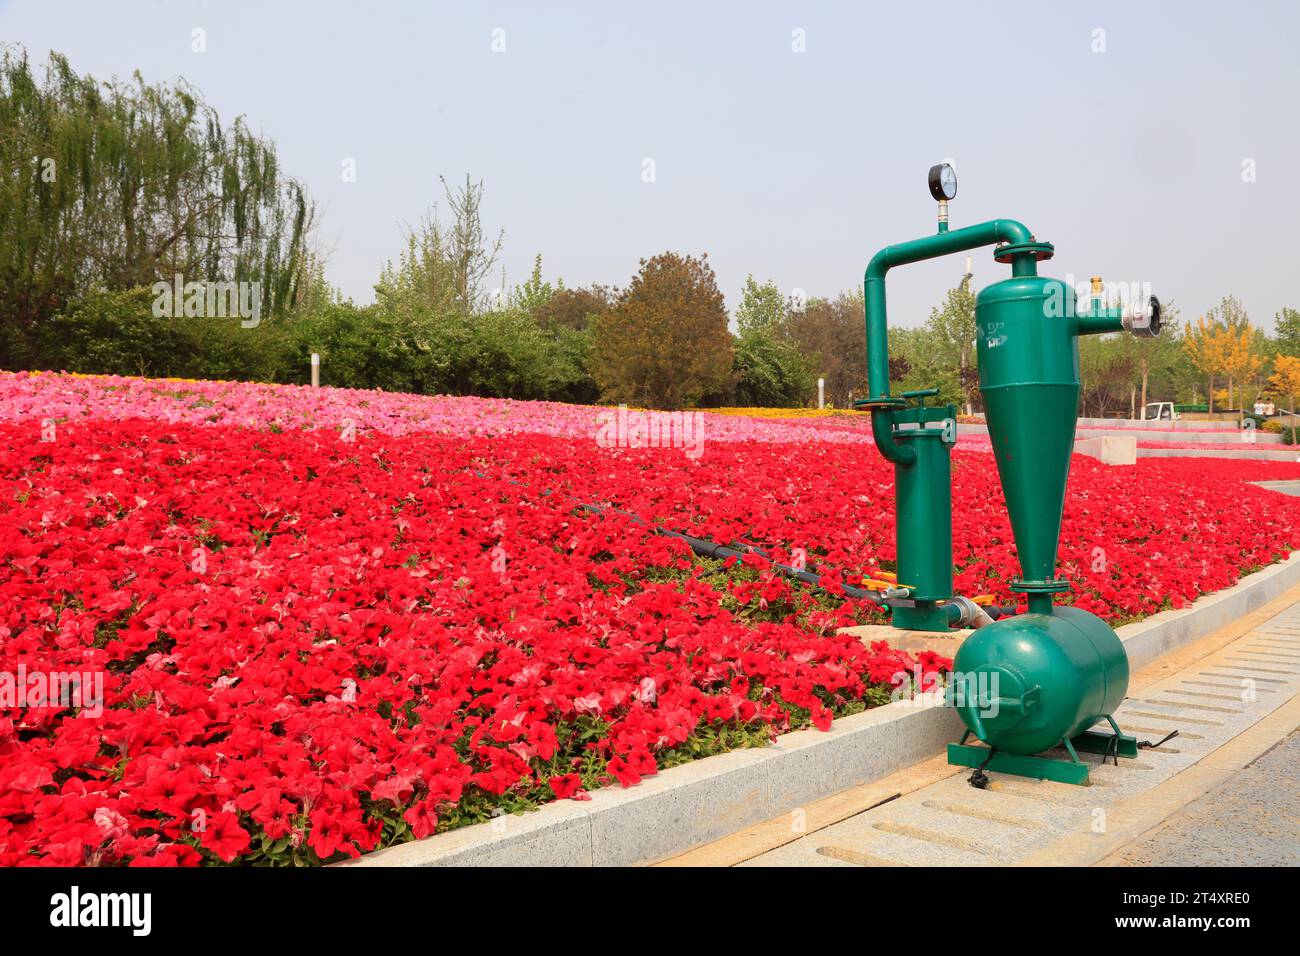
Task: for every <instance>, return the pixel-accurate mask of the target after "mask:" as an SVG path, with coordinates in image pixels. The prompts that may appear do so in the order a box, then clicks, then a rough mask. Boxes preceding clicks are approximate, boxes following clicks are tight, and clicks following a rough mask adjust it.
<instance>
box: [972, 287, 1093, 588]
mask: <svg viewBox="0 0 1300 956" xmlns="http://www.w3.org/2000/svg"><path fill="white" fill-rule="evenodd" d="M975 324H976V336H977V337H976V350H977V352H978V355H979V377H980V394H981V395H982V396H983V398H984V409H985V418H986V420H987V422H988V429H989V440H990V442H991V443H992V445H993V455H994V458H995V459H996V461H997V467H998V476H999V477H1000V478H1001V481H1002V489H1003V492H1004V494H1005V495H1006V501H1007V512H1008V514H1009V516H1010V518H1011V529H1012V532H1013V534H1014V535H1015V540H1016V550H1017V551H1018V552H1019V556H1020V568H1021V571H1022V572H1023V577H1022V578H1021V579H1020V580H1019V581H1017V582H1016V583H1015V584H1014V585H1013V588H1014V589H1015V590H1021V591H1027V592H1028V593H1029V594H1030V595H1031V606H1032V607H1034V609H1036V610H1045V606H1044V605H1043V604H1042V603H1041V602H1042V600H1043V598H1046V601H1047V603H1048V604H1050V597H1047V595H1050V594H1051V593H1052V592H1054V591H1063V590H1066V589H1067V588H1068V587H1069V585H1068V583H1066V582H1065V581H1063V580H1060V579H1058V578H1057V577H1056V573H1055V571H1056V547H1057V540H1058V538H1059V536H1060V532H1061V514H1062V512H1063V510H1064V507H1065V483H1066V479H1067V478H1068V476H1069V473H1070V456H1071V454H1073V451H1074V428H1075V418H1076V414H1077V409H1078V403H1079V346H1078V339H1077V337H1076V336H1077V334H1078V329H1077V325H1076V318H1075V296H1074V290H1073V289H1071V288H1070V287H1069V286H1068V285H1066V284H1065V283H1063V282H1060V281H1059V280H1056V279H1048V278H1044V277H1042V276H1014V277H1012V278H1010V279H1006V280H1004V281H1002V282H996V283H994V284H993V285H991V286H988V287H987V288H985V289H984V290H983V291H981V292H980V293H979V295H978V297H977V298H976V301H975ZM1035 596H1039V597H1035Z"/></svg>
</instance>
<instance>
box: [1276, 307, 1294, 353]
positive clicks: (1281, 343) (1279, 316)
mask: <svg viewBox="0 0 1300 956" xmlns="http://www.w3.org/2000/svg"><path fill="white" fill-rule="evenodd" d="M1273 327H1274V328H1273V334H1274V337H1275V338H1276V339H1277V344H1278V348H1279V349H1280V350H1281V352H1282V354H1283V355H1300V309H1292V308H1289V307H1288V308H1283V309H1282V311H1281V312H1277V313H1275V314H1274V316H1273Z"/></svg>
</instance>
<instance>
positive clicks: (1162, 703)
mask: <svg viewBox="0 0 1300 956" xmlns="http://www.w3.org/2000/svg"><path fill="white" fill-rule="evenodd" d="M1137 703H1140V704H1154V705H1155V706H1157V707H1182V708H1188V709H1191V710H1208V711H1210V712H1211V713H1215V714H1240V713H1242V710H1241V708H1240V707H1215V706H1214V705H1212V704H1193V703H1191V702H1189V701H1180V700H1139V701H1137Z"/></svg>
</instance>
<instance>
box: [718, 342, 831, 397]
mask: <svg viewBox="0 0 1300 956" xmlns="http://www.w3.org/2000/svg"><path fill="white" fill-rule="evenodd" d="M733 372H734V374H735V377H736V392H735V401H736V404H737V405H741V406H744V407H746V408H749V407H758V408H799V407H800V406H802V405H803V404H804V403H805V402H806V401H807V399H808V397H809V394H810V393H811V392H812V390H813V389H814V388H816V386H817V376H816V374H815V373H814V371H813V365H812V361H811V360H810V359H809V358H808V356H806V355H804V354H803V353H802V352H800V351H799V349H798V348H797V347H796V346H795V345H793V344H791V343H790V342H788V341H786V340H784V339H782V338H781V337H780V336H779V335H777V333H776V331H775V330H774V329H770V328H756V329H754V328H751V329H749V330H747V331H745V332H743V333H741V335H740V336H738V337H737V339H736V358H735V365H734V367H733Z"/></svg>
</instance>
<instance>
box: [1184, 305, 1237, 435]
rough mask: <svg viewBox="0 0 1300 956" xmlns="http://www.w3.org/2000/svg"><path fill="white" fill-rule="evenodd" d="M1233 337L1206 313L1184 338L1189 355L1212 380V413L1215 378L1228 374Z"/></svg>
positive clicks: (1223, 326) (1212, 408) (1193, 362)
mask: <svg viewBox="0 0 1300 956" xmlns="http://www.w3.org/2000/svg"><path fill="white" fill-rule="evenodd" d="M1233 338H1234V336H1233V335H1232V333H1231V332H1230V331H1229V330H1228V328H1227V326H1225V325H1223V323H1221V322H1215V321H1213V320H1212V319H1210V317H1209V316H1205V315H1203V316H1201V317H1200V318H1199V319H1197V320H1196V324H1195V325H1192V326H1189V327H1188V329H1187V335H1186V336H1185V337H1184V338H1183V348H1184V349H1186V350H1187V357H1188V358H1189V359H1191V361H1192V364H1193V365H1195V366H1196V368H1197V369H1198V370H1199V371H1200V372H1201V373H1202V374H1204V375H1205V376H1207V377H1208V378H1209V380H1210V387H1209V389H1208V390H1207V394H1208V395H1209V396H1210V398H1209V401H1210V406H1209V408H1210V414H1211V415H1213V414H1214V380H1215V378H1217V377H1218V376H1220V375H1227V374H1228V366H1229V364H1230V362H1231V353H1232V340H1233Z"/></svg>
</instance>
